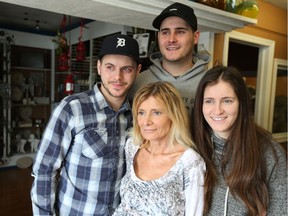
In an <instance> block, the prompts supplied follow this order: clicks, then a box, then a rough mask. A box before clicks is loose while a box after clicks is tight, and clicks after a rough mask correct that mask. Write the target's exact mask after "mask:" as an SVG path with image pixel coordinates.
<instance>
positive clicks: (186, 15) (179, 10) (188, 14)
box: [152, 2, 197, 31]
mask: <svg viewBox="0 0 288 216" xmlns="http://www.w3.org/2000/svg"><path fill="white" fill-rule="evenodd" d="M170 16H177V17H180V18H182V19H183V20H185V21H186V22H187V23H188V24H189V25H190V26H191V27H192V29H193V30H194V31H197V17H196V16H195V14H194V10H193V8H191V7H189V6H188V5H184V4H181V3H179V2H176V3H173V4H172V5H170V6H168V7H167V8H165V9H164V10H163V11H162V12H161V14H160V15H158V16H157V17H156V18H155V19H154V21H153V23H152V25H153V27H154V28H156V29H160V25H161V23H162V21H163V20H164V19H165V18H167V17H170Z"/></svg>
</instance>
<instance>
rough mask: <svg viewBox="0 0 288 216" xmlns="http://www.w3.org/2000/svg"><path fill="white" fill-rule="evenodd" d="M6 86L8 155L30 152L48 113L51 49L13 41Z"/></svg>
mask: <svg viewBox="0 0 288 216" xmlns="http://www.w3.org/2000/svg"><path fill="white" fill-rule="evenodd" d="M10 86H11V107H10V109H11V132H10V137H11V143H9V145H8V156H9V157H10V158H13V157H14V158H21V157H23V156H31V155H33V154H34V153H35V152H36V148H37V144H38V142H39V140H40V139H41V136H42V132H43V130H44V128H45V125H46V123H47V122H48V119H49V117H50V113H51V108H50V104H51V100H50V95H51V50H48V49H41V48H32V47H25V46H17V45H13V46H12V47H11V82H10ZM32 136H33V138H32ZM12 165H14V164H12Z"/></svg>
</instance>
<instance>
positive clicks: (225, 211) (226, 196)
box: [224, 187, 229, 216]
mask: <svg viewBox="0 0 288 216" xmlns="http://www.w3.org/2000/svg"><path fill="white" fill-rule="evenodd" d="M228 194H229V187H227V190H226V195H225V206H224V216H226V215H227V205H228Z"/></svg>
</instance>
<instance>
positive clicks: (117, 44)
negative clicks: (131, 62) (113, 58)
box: [98, 34, 140, 64]
mask: <svg viewBox="0 0 288 216" xmlns="http://www.w3.org/2000/svg"><path fill="white" fill-rule="evenodd" d="M107 54H118V55H126V56H129V57H132V58H134V59H135V60H136V62H137V63H138V64H139V63H140V58H139V44H138V42H137V40H135V39H134V38H132V37H131V36H128V35H123V34H115V35H110V36H108V37H106V38H105V39H104V40H103V43H102V46H101V49H100V53H99V55H98V58H102V57H103V56H104V55H107Z"/></svg>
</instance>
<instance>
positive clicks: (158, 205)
mask: <svg viewBox="0 0 288 216" xmlns="http://www.w3.org/2000/svg"><path fill="white" fill-rule="evenodd" d="M138 149H139V147H138V146H136V145H134V144H133V143H132V140H131V138H130V139H129V140H128V141H127V143H126V147H125V153H126V161H127V172H126V175H125V176H124V177H123V179H122V180H121V187H120V195H121V203H120V205H119V206H118V208H117V209H116V210H115V212H114V214H113V216H121V215H122V216H124V215H125V216H132V215H133V216H137V215H139V216H140V215H141V216H146V215H151V216H164V215H165V216H176V215H177V216H182V215H183V216H184V215H185V216H195V215H197V216H198V215H199V216H200V215H201V216H202V212H203V207H204V201H203V199H204V187H203V185H204V174H205V170H206V167H205V163H204V161H203V159H202V158H201V157H200V155H199V154H197V153H196V152H195V151H194V150H193V149H187V150H186V151H185V152H184V153H183V154H182V156H181V157H180V158H179V159H178V160H177V162H176V163H175V164H174V165H173V166H172V167H171V168H170V170H169V171H168V172H167V173H166V174H164V175H163V176H162V177H160V178H158V179H156V180H151V181H143V180H141V179H140V178H138V177H137V176H136V174H135V172H134V167H133V161H134V156H135V154H136V153H137V151H138Z"/></svg>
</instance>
